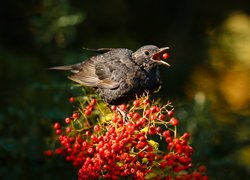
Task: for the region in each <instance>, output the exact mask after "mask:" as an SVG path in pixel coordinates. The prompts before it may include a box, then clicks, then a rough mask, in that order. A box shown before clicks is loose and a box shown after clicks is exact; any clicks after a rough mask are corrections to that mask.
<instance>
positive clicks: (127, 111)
mask: <svg viewBox="0 0 250 180" xmlns="http://www.w3.org/2000/svg"><path fill="white" fill-rule="evenodd" d="M70 102H72V103H75V102H76V99H75V98H70ZM86 102H87V103H82V102H81V101H79V104H80V105H79V107H80V108H79V109H78V110H77V111H76V112H74V113H73V114H72V115H71V117H67V118H65V124H66V127H62V125H61V124H60V123H58V122H56V123H55V124H54V129H55V133H56V134H57V135H58V139H59V142H60V147H59V148H57V149H56V150H55V151H54V153H55V154H62V155H64V156H66V160H67V161H71V162H72V164H73V165H74V166H75V167H77V168H78V169H79V171H78V179H79V180H84V179H98V178H100V179H118V178H123V177H124V178H131V179H195V180H199V179H202V180H203V179H204V180H205V179H208V177H207V176H206V175H205V171H206V170H205V167H204V166H201V167H199V168H198V169H197V170H193V172H191V170H192V159H191V156H192V154H193V148H192V147H191V146H190V145H189V144H188V139H189V137H190V134H189V133H184V134H183V135H181V136H178V135H177V126H178V124H179V120H178V119H177V118H176V117H174V109H173V107H172V105H171V103H169V102H168V103H167V104H166V105H163V106H160V105H158V104H157V103H154V102H150V101H149V99H148V96H146V95H145V96H143V97H141V98H137V99H136V100H134V101H133V103H132V104H131V105H125V104H122V105H119V106H112V107H110V108H108V107H107V106H105V105H104V104H103V103H102V102H101V101H100V100H98V101H97V100H96V99H90V100H88V101H86ZM45 154H46V155H52V154H53V152H51V151H46V153H45Z"/></svg>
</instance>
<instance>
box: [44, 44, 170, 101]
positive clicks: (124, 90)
mask: <svg viewBox="0 0 250 180" xmlns="http://www.w3.org/2000/svg"><path fill="white" fill-rule="evenodd" d="M85 49H87V50H92V51H95V52H99V53H101V54H99V55H96V56H93V57H90V58H88V59H86V60H85V61H83V62H80V63H77V64H74V65H69V66H57V67H52V68H49V69H55V70H70V71H71V72H72V73H73V75H70V76H68V78H69V79H71V80H72V81H75V82H77V83H79V84H82V85H85V86H89V87H93V88H95V89H96V92H97V93H99V95H100V96H101V98H102V99H103V100H104V101H105V102H107V103H109V104H113V105H118V104H121V103H124V102H127V101H129V100H132V99H134V98H135V97H136V95H137V96H140V95H142V94H143V93H145V92H149V93H150V92H153V91H155V90H157V89H158V88H159V85H160V74H159V69H158V66H159V65H160V64H164V65H167V66H170V65H169V64H168V63H167V62H165V61H164V60H165V59H167V57H168V53H167V51H168V49H169V47H164V48H158V47H157V46H154V45H146V46H143V47H141V48H139V49H138V50H137V51H135V52H133V51H131V50H129V49H125V48H100V49H88V48H85Z"/></svg>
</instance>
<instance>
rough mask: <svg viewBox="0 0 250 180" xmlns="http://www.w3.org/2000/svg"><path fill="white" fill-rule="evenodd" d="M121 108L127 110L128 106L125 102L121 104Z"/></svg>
mask: <svg viewBox="0 0 250 180" xmlns="http://www.w3.org/2000/svg"><path fill="white" fill-rule="evenodd" d="M119 108H120V109H121V110H122V111H125V110H126V109H127V106H126V105H125V104H121V105H120V106H119Z"/></svg>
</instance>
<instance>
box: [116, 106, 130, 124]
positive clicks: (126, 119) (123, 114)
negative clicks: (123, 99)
mask: <svg viewBox="0 0 250 180" xmlns="http://www.w3.org/2000/svg"><path fill="white" fill-rule="evenodd" d="M116 110H117V111H118V112H119V113H120V114H121V116H122V119H123V122H126V121H128V115H127V113H126V112H125V111H123V110H121V109H120V108H119V107H116Z"/></svg>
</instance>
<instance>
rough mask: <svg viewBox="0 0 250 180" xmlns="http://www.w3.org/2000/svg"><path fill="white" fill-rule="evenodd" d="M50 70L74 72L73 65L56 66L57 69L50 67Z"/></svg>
mask: <svg viewBox="0 0 250 180" xmlns="http://www.w3.org/2000/svg"><path fill="white" fill-rule="evenodd" d="M48 69H50V70H64V71H67V70H68V71H69V70H72V65H69V66H55V67H50V68H48Z"/></svg>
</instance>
